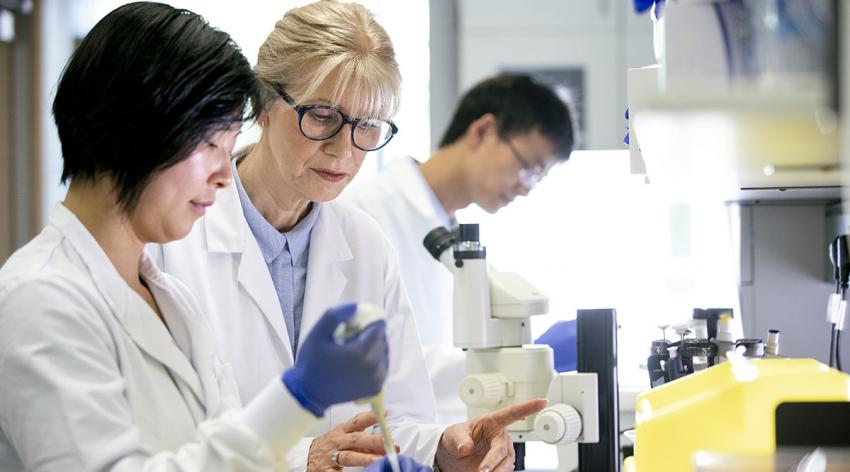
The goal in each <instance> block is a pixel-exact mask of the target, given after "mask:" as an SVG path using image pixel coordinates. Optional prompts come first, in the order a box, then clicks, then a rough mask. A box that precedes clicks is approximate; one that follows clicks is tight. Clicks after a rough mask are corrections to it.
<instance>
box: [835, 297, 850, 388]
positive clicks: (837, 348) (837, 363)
mask: <svg viewBox="0 0 850 472" xmlns="http://www.w3.org/2000/svg"><path fill="white" fill-rule="evenodd" d="M841 299H842V300H845V301H846V300H847V286H843V287H842V288H841ZM839 316H840V317H841V318H844V316H845V313H839ZM843 321H844V320H843V319H839V320H838V323H839V324H840V325H843V324H844V322H843ZM841 328H842V329H843V328H844V326H841ZM833 329H834V330H835V368H836V369H838V370H840V371H842V372H843V370H842V369H841V329H838V326H836V325H833Z"/></svg>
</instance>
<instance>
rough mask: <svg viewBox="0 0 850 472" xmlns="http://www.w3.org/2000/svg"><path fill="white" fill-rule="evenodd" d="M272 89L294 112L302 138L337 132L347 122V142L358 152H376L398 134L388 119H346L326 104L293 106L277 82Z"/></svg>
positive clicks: (331, 134)
mask: <svg viewBox="0 0 850 472" xmlns="http://www.w3.org/2000/svg"><path fill="white" fill-rule="evenodd" d="M272 87H273V88H274V90H275V92H277V94H278V95H280V98H282V99H283V101H285V102H286V103H287V104H288V105H289V106H291V107H292V109H293V110H295V112H296V113H298V128H299V129H300V130H301V134H302V135H304V137H305V138H307V139H310V140H313V141H324V140H325V139H330V138H332V137H334V136H336V134H337V133H339V130H341V129H342V127H343V126H344V125H345V124H349V125H351V143H352V144H354V146H355V147H356V148H357V149H360V150H361V151H377V150H378V149H381V148H382V147H384V146H386V145H387V143H388V142H390V140H391V139H393V136H395V135H396V133H398V126H396V125H395V123H393V122H392V121H387V120H379V119H376V118H350V117H349V116H348V115H346V114H345V113H343V112H342V111H341V110H340V109H339V108H336V107H333V106H330V105H318V104H316V105H296V104H295V100H293V99H292V97H290V96H289V94H287V93H286V92H285V91H284V90H283V88H281V87H280V86H279V85H277V84H272Z"/></svg>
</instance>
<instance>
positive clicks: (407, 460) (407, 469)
mask: <svg viewBox="0 0 850 472" xmlns="http://www.w3.org/2000/svg"><path fill="white" fill-rule="evenodd" d="M398 466H399V467H398V468H399V469H401V472H430V471H431V470H432V469H431V468H430V467H428V466H427V465H422V464H419V463H418V462H416V461H415V460H413V458H412V457H408V456H402V455H399V456H398ZM363 472H393V469H392V466H391V465H390V461H389V459H387V456H384V457H382V458H380V459H379V460H376V461H375V462H372V463H371V464H369V465H368V466H367V467H366V468H365V469H363Z"/></svg>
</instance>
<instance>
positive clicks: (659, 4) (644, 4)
mask: <svg viewBox="0 0 850 472" xmlns="http://www.w3.org/2000/svg"><path fill="white" fill-rule="evenodd" d="M666 2H667V0H634V4H635V13H637V14H641V13H643V12H645V11H647V10H649V9H650V8H653V7H654V12H655V18H656V19H661V9H662V8H663V7H664V4H665V3H666Z"/></svg>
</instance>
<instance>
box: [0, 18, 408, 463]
mask: <svg viewBox="0 0 850 472" xmlns="http://www.w3.org/2000/svg"><path fill="white" fill-rule="evenodd" d="M257 94H258V86H257V82H256V80H255V78H254V75H253V73H252V71H251V68H250V66H249V64H248V62H247V61H246V60H245V58H244V57H243V56H242V54H241V53H240V51H239V49H238V48H237V47H236V46H235V44H234V43H233V42H232V40H231V39H230V37H229V36H228V35H227V34H225V33H223V32H221V31H218V30H215V29H214V28H211V27H210V26H209V25H207V24H206V23H205V22H204V20H203V19H202V18H200V17H199V16H198V15H196V14H194V13H191V12H189V11H186V10H178V9H174V8H172V7H169V6H166V5H162V4H155V3H144V2H140V3H134V4H129V5H125V6H122V7H120V8H118V9H116V10H115V11H113V12H112V13H110V14H109V15H107V16H106V17H105V18H103V19H102V20H101V21H100V22H99V23H98V24H97V25H96V26H95V27H94V28H93V29H92V31H91V32H90V33H89V34H88V36H86V38H85V39H84V40H83V42H82V43H81V44H80V47H79V49H78V50H77V51H76V52H75V53H74V55H73V57H72V58H71V60H70V61H69V63H68V65H67V67H66V69H65V71H64V73H63V75H62V78H61V80H60V83H59V87H58V90H57V93H56V99H55V101H54V104H53V113H54V116H55V120H56V125H57V127H58V130H59V137H60V140H61V142H62V154H63V159H64V169H63V180H69V181H70V187H69V190H68V194H67V197H66V198H65V200H64V202H62V203H60V204H58V205H57V206H56V208H55V210H54V212H53V214H52V215H51V217H50V221H49V223H48V225H47V226H46V227H45V228H44V230H43V231H42V232H41V233H40V234H39V235H38V236H36V237H35V238H34V239H33V240H32V241H30V242H29V243H28V244H27V245H26V246H24V247H23V248H21V249H20V250H19V251H17V252H16V253H15V254H13V255H12V257H10V258H9V260H8V261H7V262H6V264H4V265H3V267H2V269H0V378H2V379H3V380H2V383H0V470H3V471H10V470H44V471H46V470H51V471H53V470H61V471H67V470H137V469H138V470H141V469H144V470H169V471H175V470H277V469H285V468H286V463H285V459H284V458H285V453H286V451H287V450H288V449H289V448H290V447H291V446H292V445H293V444H294V443H295V442H296V441H297V440H298V439H299V438H300V437H301V436H302V435H303V434H304V433H305V432H306V431H308V430H309V429H310V428H311V427H312V426H313V424H314V423H315V422H316V421H317V417H318V416H321V415H322V413H323V412H324V410H325V409H327V408H328V407H329V406H330V405H331V404H334V403H339V402H344V401H351V400H354V399H357V398H362V397H366V396H370V395H374V394H376V393H377V392H378V391H379V390H380V389H381V385H382V384H383V381H384V378H385V376H386V371H387V343H386V334H385V324H384V322H382V321H379V322H376V323H373V324H371V325H369V326H368V327H367V328H366V329H365V330H363V331H362V332H361V333H360V334H359V335H358V336H356V337H354V338H353V339H352V340H350V341H349V342H345V343H342V344H337V343H335V342H334V341H333V340H332V333H333V331H334V330H335V329H336V328H337V327H338V325H339V324H340V323H342V322H345V321H346V320H349V319H350V318H351V317H352V316H353V315H354V314H355V312H356V310H357V308H356V306H355V305H347V306H343V307H337V308H332V309H330V310H328V311H327V312H326V313H325V315H324V316H323V317H322V318H321V319H320V320H319V321H318V324H317V326H316V328H314V331H313V333H312V334H311V335H310V336H307V338H306V339H305V340H304V341H303V343H304V347H303V350H302V351H301V354H300V355H299V358H298V362H296V363H295V365H294V366H292V368H291V369H289V370H287V371H286V372H285V373H284V374H283V376H282V379H281V377H279V376H274V378H271V379H269V382H268V383H267V385H266V386H265V387H264V388H263V390H262V391H261V392H260V393H259V394H258V395H257V396H256V398H254V399H253V400H252V401H251V402H250V403H248V404H247V405H246V407H245V408H244V409H241V410H240V409H239V398H238V395H237V393H236V392H237V390H236V386H235V384H234V382H233V380H232V376H231V372H230V369H229V366H228V365H226V364H223V363H222V362H221V360H220V358H219V357H218V355H217V354H216V353H215V351H214V349H213V346H214V342H213V341H212V339H211V334H209V333H208V324H207V322H206V319H205V318H204V316H203V315H202V314H201V313H200V312H199V310H198V308H197V302H196V300H195V299H194V298H193V297H192V295H191V294H190V293H189V292H188V290H187V289H186V287H185V286H184V285H182V284H181V283H179V282H177V281H176V280H175V279H173V278H172V277H170V276H168V275H166V274H164V273H162V272H160V271H159V270H158V269H157V268H156V267H155V266H154V265H153V264H152V263H151V261H150V259H149V258H148V257H147V256H145V255H144V253H143V246H144V245H145V243H149V242H157V243H164V242H168V241H172V240H175V239H178V238H182V237H184V236H185V235H186V234H187V233H188V232H189V231H190V229H191V228H192V225H193V223H194V221H195V220H196V219H197V218H198V217H200V216H201V215H203V214H204V212H205V210H206V208H207V207H208V206H209V205H211V204H212V203H213V201H214V199H215V195H216V191H217V190H218V189H221V188H223V187H225V186H227V185H229V184H230V183H231V180H232V173H231V172H232V171H231V166H230V155H231V152H232V150H233V146H234V142H235V140H236V136H237V134H238V133H239V127H240V124H241V122H242V120H243V115H244V114H245V110H246V109H247V105H248V104H249V103H250V102H252V101H253V102H254V103H257V102H256V99H257ZM251 115H253V113H251ZM314 334H315V335H314ZM306 371H309V372H311V375H310V376H309V378H307V376H306V375H305V374H304V372H306ZM320 371H321V372H325V375H320V377H321V378H318V379H317V378H316V377H317V375H316V373H317V372H320ZM402 464H404V465H405V469H408V470H409V469H410V468H411V467H414V466H415V464H412V462H411V461H410V460H403V461H402ZM383 465H385V462H382V463H379V464H378V465H377V466H376V467H380V466H383Z"/></svg>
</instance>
